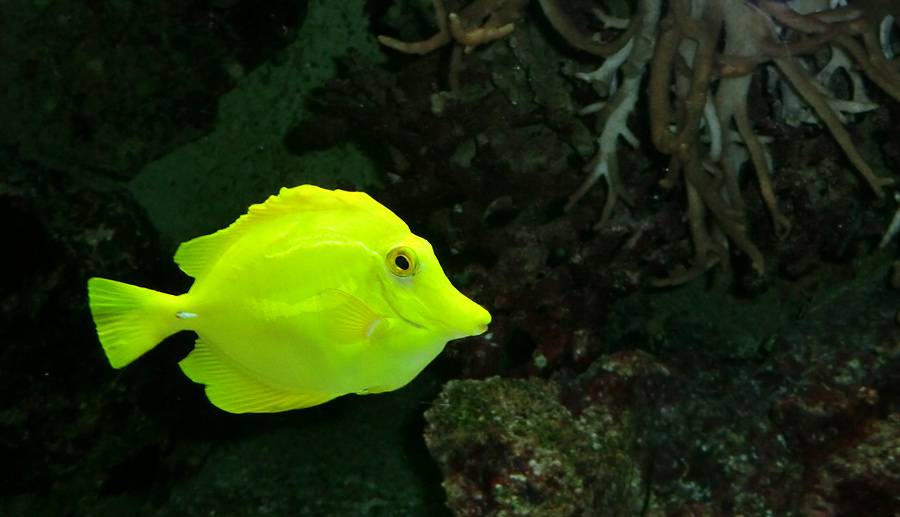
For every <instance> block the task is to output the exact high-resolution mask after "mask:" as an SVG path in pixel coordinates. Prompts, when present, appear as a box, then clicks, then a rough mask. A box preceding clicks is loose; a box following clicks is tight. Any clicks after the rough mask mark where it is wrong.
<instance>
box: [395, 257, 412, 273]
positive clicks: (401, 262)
mask: <svg viewBox="0 0 900 517" xmlns="http://www.w3.org/2000/svg"><path fill="white" fill-rule="evenodd" d="M394 265H396V266H397V267H398V268H400V269H401V270H402V271H406V270H407V269H409V260H407V259H406V257H404V256H403V255H397V256H396V257H395V258H394Z"/></svg>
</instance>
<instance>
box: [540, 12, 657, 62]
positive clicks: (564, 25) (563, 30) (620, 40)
mask: <svg viewBox="0 0 900 517" xmlns="http://www.w3.org/2000/svg"><path fill="white" fill-rule="evenodd" d="M539 1H540V4H541V8H542V9H543V10H544V16H546V17H547V20H549V21H550V25H552V26H553V28H554V29H556V32H558V33H559V34H560V35H561V36H562V37H563V38H565V40H566V41H567V42H568V43H569V44H570V45H572V46H573V47H575V48H577V49H579V50H583V51H585V52H587V53H589V54H593V55H595V56H599V57H609V56H611V55H613V54H615V53H616V52H618V51H619V50H621V49H622V47H624V46H625V45H626V44H627V43H628V42H629V41H630V40H631V38H632V37H633V36H634V33H635V31H637V29H638V26H640V24H641V19H642V14H641V13H637V14H635V15H634V16H632V17H631V21H630V22H629V23H628V28H626V29H625V30H624V31H622V33H621V34H619V35H618V36H617V37H616V39H614V40H612V41H609V42H606V43H603V42H600V41H597V40H596V39H594V37H593V35H590V36H589V35H587V34H585V33H584V32H582V31H581V29H580V28H579V27H578V23H577V22H576V21H575V20H574V19H573V18H572V17H571V16H569V15H568V14H567V13H566V11H565V9H563V8H562V7H561V6H560V4H562V3H564V2H561V1H560V0H539Z"/></svg>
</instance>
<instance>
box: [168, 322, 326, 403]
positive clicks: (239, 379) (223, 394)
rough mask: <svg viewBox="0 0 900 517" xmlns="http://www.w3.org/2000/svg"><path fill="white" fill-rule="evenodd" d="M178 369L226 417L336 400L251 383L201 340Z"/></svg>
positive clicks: (252, 381)
mask: <svg viewBox="0 0 900 517" xmlns="http://www.w3.org/2000/svg"><path fill="white" fill-rule="evenodd" d="M178 366H180V367H181V370H182V371H183V372H184V374H185V375H187V376H188V378H189V379H191V380H192V381H194V382H197V383H200V384H204V385H206V396H207V397H208V398H209V401H210V402H212V403H213V404H215V405H216V406H217V407H218V408H220V409H222V410H225V411H228V412H229V413H277V412H279V411H288V410H291V409H300V408H305V407H310V406H317V405H319V404H324V403H325V402H328V401H329V400H331V399H333V398H335V395H330V394H325V393H300V392H294V391H286V390H283V389H280V388H277V387H275V386H272V385H269V384H266V383H264V382H261V381H259V380H257V379H254V378H252V377H250V376H249V375H247V374H245V373H244V372H242V371H240V370H238V369H237V368H236V367H235V366H234V365H233V364H231V362H230V361H229V360H228V358H227V357H225V356H223V355H222V354H221V353H218V352H216V351H215V350H213V349H212V348H211V347H210V346H209V345H208V344H206V342H205V341H204V340H203V338H202V337H201V338H198V339H197V342H196V343H195V345H194V350H193V351H192V352H191V353H190V354H188V356H187V357H185V358H184V359H182V360H181V362H179V363H178Z"/></svg>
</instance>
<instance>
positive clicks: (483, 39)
mask: <svg viewBox="0 0 900 517" xmlns="http://www.w3.org/2000/svg"><path fill="white" fill-rule="evenodd" d="M538 2H539V4H540V7H541V9H542V11H543V13H544V15H545V16H546V18H547V20H548V21H549V22H550V25H551V26H552V27H553V29H554V30H555V31H556V32H558V33H559V35H560V36H562V38H563V39H564V40H565V41H566V42H567V43H568V44H569V45H571V46H572V47H574V48H575V49H578V50H579V51H582V52H584V53H587V54H588V55H590V56H595V57H596V58H597V59H598V68H597V69H596V70H595V71H593V72H586V73H584V72H583V73H578V74H575V77H577V78H578V79H579V80H583V81H587V82H589V83H591V85H592V86H593V89H594V90H595V91H596V92H598V95H600V96H601V98H600V99H598V101H597V102H595V103H591V104H589V105H588V106H585V107H583V108H582V109H581V111H580V112H579V113H576V114H575V115H576V116H578V115H587V114H592V115H594V116H595V117H596V120H597V122H596V127H597V128H598V129H597V136H596V154H595V155H594V157H593V159H591V160H589V163H588V166H587V167H586V169H585V170H586V172H587V176H586V178H585V179H584V182H583V183H582V184H581V186H580V187H579V188H577V189H576V190H575V191H574V192H572V194H571V195H570V196H569V200H568V204H567V208H571V207H572V206H574V205H575V204H576V203H578V202H579V200H580V199H581V198H582V197H583V196H584V194H585V193H586V192H588V191H589V190H590V189H591V188H592V186H593V185H594V184H595V183H596V182H598V181H599V180H601V179H603V181H604V182H605V183H606V185H607V191H606V192H607V193H606V202H605V204H604V207H603V209H602V212H601V216H600V222H599V223H598V224H602V223H603V222H605V221H607V220H608V219H609V218H610V216H611V215H612V213H613V211H614V210H615V208H616V206H617V204H618V201H619V199H622V200H623V201H625V203H626V204H630V203H631V199H630V197H629V195H628V192H627V189H626V188H625V185H626V181H624V179H623V178H622V171H620V167H619V163H618V159H617V154H618V151H619V150H620V146H621V143H622V142H625V143H627V144H628V145H630V146H632V147H637V146H638V145H639V142H638V139H637V138H635V136H634V134H633V133H632V131H631V129H629V127H628V124H629V119H630V118H632V117H631V115H632V114H634V113H635V112H636V111H638V110H640V109H645V108H646V109H647V110H648V114H649V121H650V134H651V140H652V144H653V146H654V147H655V148H656V149H657V150H658V151H660V152H661V153H663V154H664V155H666V156H667V157H668V168H667V171H666V173H665V175H664V177H663V178H662V179H661V180H660V185H661V186H662V187H663V188H673V187H674V186H676V185H678V184H683V185H684V192H685V194H686V197H687V200H686V218H687V221H688V226H689V229H690V234H691V238H692V244H693V258H692V259H691V263H690V264H689V266H688V267H686V268H682V269H680V270H678V271H673V272H671V274H670V276H669V277H667V278H663V279H659V280H658V281H657V282H656V283H657V284H658V285H673V284H678V283H683V282H686V281H689V280H691V279H692V278H695V277H697V276H699V275H701V274H703V273H704V272H706V271H708V270H710V269H711V268H714V267H716V266H721V267H723V268H727V266H728V261H729V256H730V254H731V251H730V248H732V247H734V248H736V249H737V250H739V251H740V252H742V253H744V254H745V255H746V256H747V257H748V258H749V261H750V264H751V265H752V267H753V269H754V270H755V271H757V272H758V273H760V274H761V273H763V272H764V271H765V266H766V265H765V259H764V257H763V253H762V252H761V251H760V249H759V248H758V247H757V245H756V244H755V243H754V242H753V241H752V240H751V238H750V237H749V235H748V231H747V214H746V211H745V203H744V200H743V197H742V193H741V190H740V188H739V184H740V183H739V178H740V174H741V170H742V168H743V167H744V165H745V164H748V168H750V169H752V170H753V172H754V174H755V179H756V183H757V185H758V188H759V194H760V197H761V198H762V201H763V203H764V204H765V206H766V209H767V210H768V214H769V216H770V219H771V222H772V225H773V227H774V231H775V233H776V235H778V236H786V235H787V234H788V232H789V230H790V228H791V221H790V220H789V218H788V217H787V216H786V215H785V214H784V213H782V211H781V209H780V208H779V203H778V199H777V198H776V194H775V189H774V187H773V183H772V174H773V159H772V157H771V155H770V152H769V150H768V148H767V142H769V141H770V138H769V137H767V136H766V135H760V134H758V132H757V131H758V129H757V128H756V127H755V125H754V121H753V119H752V117H751V116H750V113H749V110H748V101H749V97H750V94H751V84H752V83H753V81H754V80H757V81H762V83H761V84H763V85H764V86H765V88H766V90H765V96H766V98H767V100H768V101H769V102H768V104H770V105H771V107H772V109H773V114H774V115H775V116H778V117H781V119H782V120H783V121H784V122H785V123H787V124H789V125H799V124H815V125H821V126H823V127H824V128H825V129H827V130H828V132H829V133H830V134H831V136H832V137H833V139H834V141H835V142H836V143H837V145H838V146H839V147H840V149H841V151H842V152H843V154H844V155H845V156H846V158H847V160H848V161H849V163H850V164H851V165H852V166H853V168H854V169H856V171H857V172H858V174H859V176H860V177H861V178H862V180H863V181H864V182H865V183H866V184H867V185H868V186H869V187H870V188H871V190H872V191H873V192H874V193H875V194H876V195H877V196H879V197H882V196H883V195H884V187H885V186H887V185H890V184H891V183H892V181H893V180H892V179H891V178H887V177H882V176H879V175H878V174H876V172H875V171H874V170H873V168H872V166H871V165H870V164H869V163H868V162H867V161H866V160H865V159H864V157H863V156H862V154H861V153H860V151H859V150H858V148H857V146H856V145H855V144H854V142H853V141H852V139H851V135H850V132H849V131H848V129H847V125H848V124H850V123H852V122H853V121H854V118H855V117H856V116H857V114H859V113H863V112H866V111H871V110H873V109H875V108H877V107H878V105H877V103H876V102H874V101H873V100H872V99H871V98H870V96H869V95H868V93H867V91H866V88H867V87H870V86H871V85H874V86H875V87H877V88H878V89H880V90H881V91H882V92H883V94H885V95H886V96H888V97H891V98H893V99H894V100H897V101H900V58H898V57H897V48H898V45H900V41H898V33H900V30H898V21H900V2H898V1H896V0H849V1H841V0H793V1H784V2H780V1H774V0H755V1H752V2H751V1H748V0H684V1H676V2H672V1H670V2H662V0H637V1H636V2H635V3H633V4H631V5H633V6H634V7H633V13H632V15H631V16H630V17H622V16H613V15H611V14H609V13H608V12H607V10H605V6H606V3H605V2H602V1H599V0H597V1H596V4H597V6H596V8H595V9H594V10H593V16H595V20H594V21H593V23H591V24H587V23H585V21H584V19H583V18H580V17H579V16H577V15H576V14H574V13H573V12H572V10H573V8H572V4H570V3H569V2H566V1H563V0H538ZM525 3H526V2H525V1H521V0H520V1H506V2H504V1H500V0H493V1H488V0H476V1H475V2H473V3H471V4H469V5H468V6H467V7H465V8H464V9H462V10H461V11H460V13H459V14H458V15H455V14H452V13H451V14H447V13H446V9H444V6H443V3H442V1H441V0H434V6H435V13H436V15H437V19H438V24H439V27H440V32H439V33H438V34H436V35H435V36H434V37H432V38H430V39H428V40H426V41H423V42H416V43H404V42H399V41H397V40H393V39H391V38H387V37H384V36H381V37H379V40H380V41H381V42H382V43H383V44H385V45H387V46H390V47H392V48H395V49H397V50H400V51H401V52H407V53H425V52H430V51H431V50H434V49H435V48H438V47H440V46H443V45H446V44H448V43H450V42H454V43H455V50H454V55H455V56H456V57H454V61H453V62H452V63H457V64H456V65H453V64H452V63H451V68H453V66H456V67H457V70H458V56H459V55H461V53H462V52H471V51H472V50H473V49H474V48H475V47H476V46H478V45H481V44H484V43H487V42H490V41H493V40H496V39H498V38H502V37H503V36H505V35H507V34H509V33H510V32H511V31H512V30H513V24H514V23H515V22H516V21H517V20H519V19H520V17H521V16H522V12H523V9H524V7H525ZM663 11H665V12H663ZM598 25H599V26H600V27H602V31H600V32H595V31H591V30H587V29H585V27H588V26H590V27H597V26H598ZM601 34H602V35H603V36H604V37H606V39H605V40H604V38H602V37H601ZM610 35H614V36H613V37H610ZM826 57H827V59H826ZM823 62H824V64H823ZM455 75H457V74H456V72H455V71H454V70H453V69H451V77H454V76H455ZM836 76H839V77H840V78H841V79H843V78H846V79H847V80H845V81H836V80H835V77H836ZM864 79H865V80H867V81H868V82H866V81H865V80H864ZM451 85H452V88H451V89H454V90H457V91H458V89H459V87H460V85H459V82H458V78H457V79H452V80H451ZM837 85H840V86H841V87H838V86H837ZM848 85H849V86H848ZM642 88H644V89H646V93H647V102H646V104H644V103H641V102H639V98H640V93H641V89H642Z"/></svg>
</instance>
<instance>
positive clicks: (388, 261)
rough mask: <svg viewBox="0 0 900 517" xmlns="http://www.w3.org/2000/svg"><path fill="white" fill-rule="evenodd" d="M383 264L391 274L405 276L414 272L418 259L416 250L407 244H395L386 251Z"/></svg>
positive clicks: (417, 265)
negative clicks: (394, 246) (395, 245)
mask: <svg viewBox="0 0 900 517" xmlns="http://www.w3.org/2000/svg"><path fill="white" fill-rule="evenodd" d="M384 265H385V267H387V270H388V271H390V272H391V273H392V274H394V275H396V276H399V277H407V276H412V275H414V274H416V270H417V269H418V267H419V260H418V259H417V258H416V252H414V251H413V250H412V249H410V248H409V247H407V246H397V247H396V248H393V249H392V250H391V251H389V252H388V254H387V256H386V257H385V260H384Z"/></svg>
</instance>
